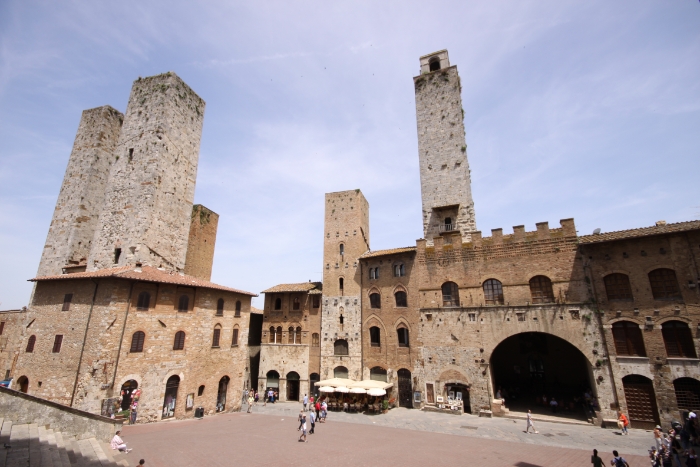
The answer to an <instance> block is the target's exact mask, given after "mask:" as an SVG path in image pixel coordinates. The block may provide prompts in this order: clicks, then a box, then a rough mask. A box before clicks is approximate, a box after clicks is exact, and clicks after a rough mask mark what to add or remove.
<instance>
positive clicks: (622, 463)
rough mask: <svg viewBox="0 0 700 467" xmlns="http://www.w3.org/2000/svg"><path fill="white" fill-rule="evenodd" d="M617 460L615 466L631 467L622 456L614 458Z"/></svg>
mask: <svg viewBox="0 0 700 467" xmlns="http://www.w3.org/2000/svg"><path fill="white" fill-rule="evenodd" d="M613 460H614V461H615V467H629V464H628V463H627V461H626V460H625V459H623V458H622V457H616V458H614V459H613Z"/></svg>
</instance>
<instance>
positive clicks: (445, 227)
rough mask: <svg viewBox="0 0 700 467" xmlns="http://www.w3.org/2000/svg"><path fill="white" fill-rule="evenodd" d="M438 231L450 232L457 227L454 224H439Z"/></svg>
mask: <svg viewBox="0 0 700 467" xmlns="http://www.w3.org/2000/svg"><path fill="white" fill-rule="evenodd" d="M439 229H440V232H452V231H454V230H457V226H456V225H454V224H440V225H439Z"/></svg>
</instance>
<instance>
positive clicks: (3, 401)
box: [0, 387, 122, 442]
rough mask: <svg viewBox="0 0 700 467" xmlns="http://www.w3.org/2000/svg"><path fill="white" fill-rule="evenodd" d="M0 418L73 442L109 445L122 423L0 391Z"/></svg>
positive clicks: (7, 391) (3, 390) (52, 403)
mask: <svg viewBox="0 0 700 467" xmlns="http://www.w3.org/2000/svg"><path fill="white" fill-rule="evenodd" d="M0 417H2V418H4V419H5V420H11V421H12V422H13V423H14V424H26V423H34V424H37V425H39V426H47V427H49V428H51V429H53V430H55V431H60V432H62V433H63V434H67V435H71V436H75V437H76V439H87V438H96V439H98V440H100V441H103V442H108V441H110V440H111V439H112V438H113V437H114V433H116V432H117V431H118V430H120V429H121V427H122V422H120V421H117V420H112V419H109V418H107V417H102V416H99V415H94V414H91V413H87V412H83V411H82V410H77V409H73V408H71V407H65V406H63V405H60V404H57V403H55V402H51V401H47V400H44V399H40V398H38V397H34V396H30V395H28V394H23V393H21V392H17V391H13V390H11V389H6V388H3V387H0Z"/></svg>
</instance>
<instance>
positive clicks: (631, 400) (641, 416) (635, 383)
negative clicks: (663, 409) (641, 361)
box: [622, 375, 659, 430]
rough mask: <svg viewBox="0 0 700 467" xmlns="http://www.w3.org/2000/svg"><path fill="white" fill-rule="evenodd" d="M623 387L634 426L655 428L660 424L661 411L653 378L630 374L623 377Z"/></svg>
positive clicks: (631, 422) (628, 411) (648, 428)
mask: <svg viewBox="0 0 700 467" xmlns="http://www.w3.org/2000/svg"><path fill="white" fill-rule="evenodd" d="M622 387H623V388H624V390H625V400H626V401H627V413H628V414H629V418H630V425H631V426H632V428H643V429H647V430H653V429H654V427H655V426H656V425H658V424H659V411H658V409H657V407H656V395H655V394H654V385H653V384H652V382H651V380H650V379H649V378H646V377H644V376H641V375H628V376H625V377H624V378H622Z"/></svg>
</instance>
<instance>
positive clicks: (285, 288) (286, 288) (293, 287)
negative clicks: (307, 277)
mask: <svg viewBox="0 0 700 467" xmlns="http://www.w3.org/2000/svg"><path fill="white" fill-rule="evenodd" d="M314 289H318V290H322V289H323V285H322V283H321V282H299V283H297V284H279V285H276V286H274V287H270V288H269V289H267V290H263V291H262V292H261V293H283V292H311V291H312V290H314Z"/></svg>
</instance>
